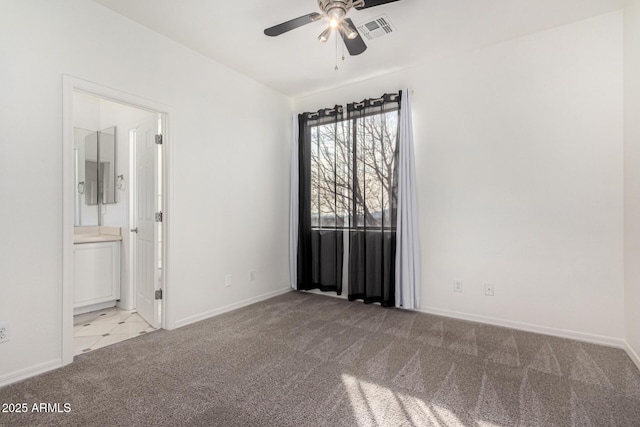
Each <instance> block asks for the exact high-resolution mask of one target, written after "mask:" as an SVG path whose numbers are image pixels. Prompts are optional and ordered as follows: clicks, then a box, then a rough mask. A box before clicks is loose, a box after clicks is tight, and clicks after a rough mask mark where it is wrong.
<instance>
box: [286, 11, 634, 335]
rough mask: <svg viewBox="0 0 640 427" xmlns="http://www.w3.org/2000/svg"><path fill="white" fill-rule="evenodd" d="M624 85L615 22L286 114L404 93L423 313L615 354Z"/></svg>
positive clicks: (516, 43) (455, 60) (591, 23)
mask: <svg viewBox="0 0 640 427" xmlns="http://www.w3.org/2000/svg"><path fill="white" fill-rule="evenodd" d="M370 48H371V49H374V48H375V46H374V45H373V43H372V44H371V47H370ZM622 79H623V75H622V12H616V13H611V14H607V15H603V16H600V17H596V18H593V19H589V20H586V21H582V22H578V23H575V24H571V25H567V26H564V27H560V28H556V29H553V30H549V31H545V32H541V33H537V34H533V35H530V36H527V37H523V38H519V39H515V40H512V41H508V42H505V43H501V44H498V45H493V46H490V47H487V48H484V49H481V50H477V51H474V52H471V53H467V54H464V55H460V56H456V57H452V58H448V59H443V60H439V61H437V62H431V63H427V64H423V65H421V66H417V67H414V68H411V69H408V70H404V71H400V72H397V73H394V74H390V75H387V76H383V77H379V78H375V79H372V80H369V81H365V82H362V83H359V84H354V85H351V86H348V87H344V88H341V89H337V90H332V91H329V92H325V93H320V94H316V95H311V96H308V97H303V98H301V99H296V100H295V104H294V108H295V110H296V111H298V112H302V111H314V110H317V109H318V108H321V107H327V106H332V105H334V104H336V103H342V104H344V103H346V102H348V101H357V100H361V99H363V98H367V97H373V96H378V95H380V94H382V93H384V92H391V91H395V90H398V89H401V88H403V87H410V88H412V89H413V90H414V91H415V92H414V94H413V103H412V104H413V115H414V117H413V123H414V135H415V145H416V147H415V150H416V169H417V180H418V192H419V194H418V199H419V208H420V216H421V221H420V232H421V234H420V239H421V245H422V272H423V273H422V274H423V275H422V301H421V308H422V309H423V310H427V311H432V312H437V313H442V314H449V315H454V316H459V317H465V318H470V319H476V320H484V321H490V322H494V323H499V324H504V325H510V326H515V327H520V328H524V329H531V330H539V331H544V332H548V333H556V334H560V335H565V336H574V337H578V338H582V339H587V340H593V341H599V342H606V343H612V344H617V345H621V339H622V337H623V335H624V331H623V308H624V301H623V298H624V284H623V252H622V248H623V223H622V222H623V220H622V209H623V195H622V180H623V176H622V162H623V159H622V154H623V153H622V127H623V123H622ZM454 279H459V280H462V281H463V285H464V292H463V293H454V292H453V281H454ZM485 282H490V283H492V284H494V286H495V296H494V297H485V296H484V283H485ZM636 304H637V303H636Z"/></svg>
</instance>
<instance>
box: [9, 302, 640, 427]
mask: <svg viewBox="0 0 640 427" xmlns="http://www.w3.org/2000/svg"><path fill="white" fill-rule="evenodd" d="M0 403H3V404H4V403H13V404H17V403H26V404H27V406H28V408H29V409H28V411H27V413H0V425H2V426H23V425H24V426H35V425H42V426H57V425H60V426H112V425H113V426H182V425H184V426H545V427H546V426H580V427H586V426H594V427H595V426H639V425H640V372H639V371H638V369H637V368H636V366H635V365H634V364H633V362H632V361H631V360H630V359H629V357H628V356H627V355H626V354H625V353H624V351H622V350H620V349H614V348H609V347H604V346H598V345H593V344H587V343H583V342H578V341H572V340H568V339H563V338H556V337H551V336H545V335H540V334H533V333H527V332H522V331H517V330H512V329H508V328H500V327H495V326H489V325H484V324H479V323H474V322H466V321H461V320H455V319H450V318H445V317H439V316H433V315H427V314H422V313H416V312H409V311H403V310H396V309H385V308H381V307H379V306H376V305H365V304H362V303H360V302H348V301H346V300H342V299H338V298H332V297H328V296H323V295H315V294H309V293H301V292H289V293H286V294H284V295H281V296H278V297H275V298H272V299H269V300H266V301H263V302H260V303H257V304H253V305H251V306H247V307H244V308H241V309H238V310H235V311H232V312H229V313H226V314H223V315H220V316H217V317H214V318H211V319H208V320H204V321H201V322H198V323H196V324H193V325H189V326H185V327H183V328H180V329H177V330H173V331H165V330H159V331H155V332H152V333H149V334H146V335H142V336H140V337H137V338H134V339H131V340H128V341H124V342H121V343H118V344H115V345H113V346H110V347H105V348H102V349H99V350H96V351H93V352H90V353H86V354H83V355H80V356H77V357H76V358H75V361H74V363H73V364H71V365H69V366H66V367H63V368H60V369H57V370H55V371H52V372H49V373H46V374H43V375H40V376H37V377H34V378H30V379H28V380H25V381H22V382H20V383H16V384H12V385H10V386H7V387H4V388H2V389H0ZM40 403H49V404H52V405H50V406H49V407H48V410H56V412H53V413H51V412H47V411H44V412H37V411H33V405H34V404H36V407H38V405H39V404H40ZM56 403H57V404H58V405H57V406H56V405H53V404H56ZM65 404H68V406H66V407H65ZM65 409H70V411H68V412H65ZM58 411H59V412H58Z"/></svg>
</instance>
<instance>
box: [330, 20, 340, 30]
mask: <svg viewBox="0 0 640 427" xmlns="http://www.w3.org/2000/svg"><path fill="white" fill-rule="evenodd" d="M329 26H330V27H331V28H336V27H337V26H338V20H337V19H335V18H332V19H331V20H330V21H329Z"/></svg>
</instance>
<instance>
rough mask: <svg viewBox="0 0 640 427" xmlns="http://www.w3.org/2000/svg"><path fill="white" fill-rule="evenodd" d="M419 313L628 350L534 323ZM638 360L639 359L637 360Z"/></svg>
mask: <svg viewBox="0 0 640 427" xmlns="http://www.w3.org/2000/svg"><path fill="white" fill-rule="evenodd" d="M415 311H419V312H422V313H427V314H435V315H438V316H445V317H452V318H454V319H460V320H469V321H471V322H478V323H486V324H489V325H494V326H502V327H506V328H512V329H518V330H520V331H526V332H534V333H537V334H544V335H552V336H554V337H560V338H568V339H572V340H576V341H583V342H588V343H592V344H599V345H605V346H607V347H615V348H622V349H626V348H627V346H625V342H624V340H622V339H617V338H611V337H605V336H602V335H594V334H586V333H584V332H576V331H571V330H568V329H557V328H550V327H548V326H540V325H535V324H532V323H525V322H517V321H513V320H505V319H498V318H495V317H489V316H481V315H477V314H468V313H462V312H458V311H452V310H443V309H439V308H434V307H424V308H418V309H416V310H415ZM636 360H637V359H636Z"/></svg>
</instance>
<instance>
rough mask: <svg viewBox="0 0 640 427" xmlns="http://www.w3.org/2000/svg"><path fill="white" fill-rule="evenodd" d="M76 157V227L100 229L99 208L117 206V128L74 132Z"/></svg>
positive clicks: (76, 129) (79, 129) (75, 129)
mask: <svg viewBox="0 0 640 427" xmlns="http://www.w3.org/2000/svg"><path fill="white" fill-rule="evenodd" d="M74 153H75V181H76V192H75V193H76V197H75V201H76V202H75V217H76V220H75V225H76V226H79V225H99V215H98V209H97V208H98V205H99V204H111V203H117V198H116V193H117V192H116V127H115V126H111V127H109V128H107V129H104V130H102V131H99V132H98V131H92V130H88V129H81V128H74ZM87 206H89V207H91V208H87Z"/></svg>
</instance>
